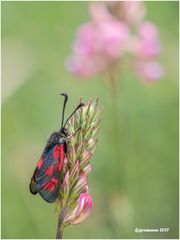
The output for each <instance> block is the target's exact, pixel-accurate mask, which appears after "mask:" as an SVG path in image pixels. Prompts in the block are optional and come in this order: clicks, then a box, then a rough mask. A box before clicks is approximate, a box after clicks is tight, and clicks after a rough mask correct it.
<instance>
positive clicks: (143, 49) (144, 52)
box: [134, 22, 161, 58]
mask: <svg viewBox="0 0 180 240" xmlns="http://www.w3.org/2000/svg"><path fill="white" fill-rule="evenodd" d="M138 33H139V36H138V39H137V42H136V45H135V49H134V52H135V55H136V56H137V57H138V58H153V57H156V56H157V55H159V54H160V51H161V44H160V41H159V32H158V29H157V27H156V26H155V25H154V24H153V23H151V22H143V23H142V24H141V25H140V26H139V29H138Z"/></svg>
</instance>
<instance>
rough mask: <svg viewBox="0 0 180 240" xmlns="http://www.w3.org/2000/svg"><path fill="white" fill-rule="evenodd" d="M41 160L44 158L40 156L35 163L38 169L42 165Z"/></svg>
mask: <svg viewBox="0 0 180 240" xmlns="http://www.w3.org/2000/svg"><path fill="white" fill-rule="evenodd" d="M43 161H44V159H43V158H42V157H41V158H40V159H39V161H38V163H37V168H38V169H40V167H41V166H42V164H43Z"/></svg>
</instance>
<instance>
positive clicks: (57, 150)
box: [53, 144, 61, 160]
mask: <svg viewBox="0 0 180 240" xmlns="http://www.w3.org/2000/svg"><path fill="white" fill-rule="evenodd" d="M60 150H61V145H60V144H56V146H55V148H54V151H53V158H54V159H55V160H56V159H57V158H59V157H60Z"/></svg>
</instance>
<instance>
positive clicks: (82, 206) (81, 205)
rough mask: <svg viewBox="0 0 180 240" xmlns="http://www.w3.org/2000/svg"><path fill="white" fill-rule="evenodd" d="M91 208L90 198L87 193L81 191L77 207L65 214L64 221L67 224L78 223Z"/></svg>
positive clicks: (85, 216)
mask: <svg viewBox="0 0 180 240" xmlns="http://www.w3.org/2000/svg"><path fill="white" fill-rule="evenodd" d="M91 209H92V198H91V196H90V195H89V194H88V193H81V194H80V197H79V199H78V205H77V207H76V208H75V209H74V210H73V211H72V212H71V213H69V214H67V215H66V217H65V219H64V222H65V223H68V224H79V223H81V222H82V221H84V220H85V219H86V218H87V216H88V215H89V213H90V212H91Z"/></svg>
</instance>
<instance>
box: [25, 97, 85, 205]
mask: <svg viewBox="0 0 180 240" xmlns="http://www.w3.org/2000/svg"><path fill="white" fill-rule="evenodd" d="M61 95H62V96H64V105H63V110H62V122H61V128H60V130H58V131H55V132H54V133H52V134H51V136H50V137H49V139H48V141H47V144H46V147H45V148H44V151H43V153H42V155H41V157H40V159H39V161H38V163H37V165H36V168H35V171H34V174H33V176H32V178H31V182H30V184H29V189H30V192H31V193H32V194H37V193H39V194H40V195H41V197H42V198H43V199H44V200H45V201H47V202H49V203H52V202H54V201H56V199H57V197H58V193H59V191H60V188H61V181H62V168H63V162H64V158H65V155H66V153H67V147H68V139H69V138H70V137H71V136H69V134H68V130H67V129H66V124H67V122H68V120H69V119H70V118H71V117H72V115H73V114H74V113H75V112H76V111H77V110H78V109H79V108H80V107H82V106H84V104H83V103H80V104H79V105H78V106H77V107H76V109H75V110H74V111H73V113H72V114H71V115H70V117H69V118H68V119H67V120H66V122H65V124H64V113H65V108H66V103H67V100H68V95H67V94H66V93H61ZM79 129H80V128H78V129H77V130H76V132H77V131H78V130H79ZM76 132H75V133H74V134H76ZM74 134H73V135H74Z"/></svg>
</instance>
